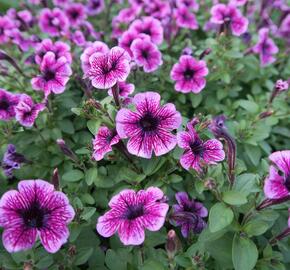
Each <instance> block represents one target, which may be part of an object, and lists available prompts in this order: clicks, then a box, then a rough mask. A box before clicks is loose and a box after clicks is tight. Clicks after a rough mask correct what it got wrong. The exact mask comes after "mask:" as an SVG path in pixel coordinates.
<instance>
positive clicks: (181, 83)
mask: <svg viewBox="0 0 290 270" xmlns="http://www.w3.org/2000/svg"><path fill="white" fill-rule="evenodd" d="M207 74H208V69H207V67H206V62H205V61H203V60H196V59H195V58H194V57H192V56H190V55H182V56H181V57H180V58H179V61H178V63H176V64H174V65H173V67H172V69H171V72H170V77H171V79H172V80H174V81H176V83H175V90H176V91H178V92H182V93H190V92H193V93H195V94H197V93H199V92H200V91H201V90H202V89H203V88H204V87H205V85H206V80H205V78H204V76H206V75H207Z"/></svg>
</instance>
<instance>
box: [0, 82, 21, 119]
mask: <svg viewBox="0 0 290 270" xmlns="http://www.w3.org/2000/svg"><path fill="white" fill-rule="evenodd" d="M19 98H20V95H15V94H12V93H10V92H8V91H6V90H4V89H2V88H0V120H2V121H9V120H10V119H12V118H13V117H14V116H15V107H16V105H17V104H18V102H19Z"/></svg>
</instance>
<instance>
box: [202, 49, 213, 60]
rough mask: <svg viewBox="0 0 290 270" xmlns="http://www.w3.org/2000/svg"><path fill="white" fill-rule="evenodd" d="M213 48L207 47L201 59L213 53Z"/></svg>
mask: <svg viewBox="0 0 290 270" xmlns="http://www.w3.org/2000/svg"><path fill="white" fill-rule="evenodd" d="M211 51H212V49H211V48H206V49H205V50H204V51H203V52H202V53H201V54H200V56H199V59H200V60H201V59H203V58H204V57H205V56H206V55H209V54H210V53H211Z"/></svg>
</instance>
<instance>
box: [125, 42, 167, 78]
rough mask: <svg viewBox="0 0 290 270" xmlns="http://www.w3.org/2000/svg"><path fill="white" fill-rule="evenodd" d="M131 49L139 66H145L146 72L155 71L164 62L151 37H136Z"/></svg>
mask: <svg viewBox="0 0 290 270" xmlns="http://www.w3.org/2000/svg"><path fill="white" fill-rule="evenodd" d="M130 49H131V51H132V53H133V58H134V61H135V62H136V64H137V65H138V66H139V67H143V70H144V72H148V73H149V72H153V71H155V70H157V69H158V67H159V66H160V65H162V63H163V62H162V55H161V52H160V51H159V50H158V48H157V46H156V45H155V44H154V43H152V42H151V41H150V39H149V38H148V39H147V38H144V39H141V38H137V39H135V40H134V41H133V43H132V45H131V47H130Z"/></svg>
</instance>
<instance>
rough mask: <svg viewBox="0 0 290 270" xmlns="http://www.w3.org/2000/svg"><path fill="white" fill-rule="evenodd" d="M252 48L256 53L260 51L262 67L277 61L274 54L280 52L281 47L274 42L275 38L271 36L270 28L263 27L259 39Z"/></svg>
mask: <svg viewBox="0 0 290 270" xmlns="http://www.w3.org/2000/svg"><path fill="white" fill-rule="evenodd" d="M252 50H253V52H254V53H258V54H259V55H260V62H261V66H262V67H264V66H266V65H269V64H272V63H273V62H275V61H276V58H275V57H274V55H275V54H277V53H278V51H279V49H278V47H277V46H276V44H275V43H274V41H273V39H271V38H270V37H269V29H268V28H261V29H260V30H259V41H258V43H257V44H256V45H255V46H254V47H253V48H252Z"/></svg>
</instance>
